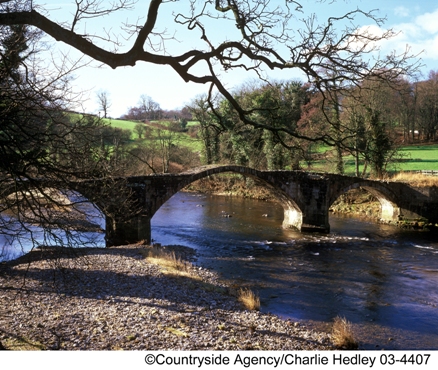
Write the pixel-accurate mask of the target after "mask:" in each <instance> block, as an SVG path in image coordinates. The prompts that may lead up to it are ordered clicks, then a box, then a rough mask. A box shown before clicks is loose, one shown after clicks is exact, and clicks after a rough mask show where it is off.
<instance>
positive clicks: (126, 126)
mask: <svg viewBox="0 0 438 370" xmlns="http://www.w3.org/2000/svg"><path fill="white" fill-rule="evenodd" d="M105 122H106V123H107V124H109V125H111V126H112V127H117V128H120V129H123V130H130V131H131V139H133V140H135V143H136V144H137V145H141V144H142V142H143V141H145V139H138V136H137V134H135V133H134V127H135V125H136V124H137V123H138V122H135V121H125V120H117V119H106V120H105ZM160 123H161V124H163V125H166V124H168V122H165V121H163V122H160ZM197 124H198V123H197V121H190V122H189V123H188V124H187V126H195V125H197ZM152 128H153V127H152ZM176 141H177V144H179V145H181V146H184V147H187V148H189V149H190V150H192V151H193V152H200V151H202V142H201V140H199V139H196V138H192V137H190V136H189V135H187V134H186V133H184V132H178V133H177V139H176Z"/></svg>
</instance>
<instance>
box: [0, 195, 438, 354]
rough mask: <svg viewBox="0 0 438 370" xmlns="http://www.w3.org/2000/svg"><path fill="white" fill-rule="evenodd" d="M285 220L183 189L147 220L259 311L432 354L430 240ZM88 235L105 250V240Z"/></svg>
mask: <svg viewBox="0 0 438 370" xmlns="http://www.w3.org/2000/svg"><path fill="white" fill-rule="evenodd" d="M224 215H230V216H231V217H223V216H224ZM263 215H265V216H266V215H267V217H265V216H263ZM91 217H94V220H93V221H94V222H98V220H97V219H96V215H92V216H91ZM282 220H283V209H282V207H281V206H280V205H278V204H276V203H271V202H264V201H257V200H250V199H243V198H238V197H225V196H206V195H201V194H195V193H184V192H180V193H177V194H176V195H174V196H173V197H172V198H171V199H170V200H169V201H168V202H166V203H165V204H164V205H163V206H162V207H161V208H160V210H159V211H158V212H157V213H156V214H155V216H154V217H153V219H152V238H153V239H154V242H157V243H161V244H163V245H171V244H174V245H175V244H177V245H185V246H188V247H192V248H194V249H196V251H197V254H198V260H197V263H198V264H200V265H203V266H206V267H208V268H211V269H213V270H215V271H217V272H219V273H220V274H221V276H222V277H223V278H224V279H226V280H229V281H230V282H231V283H232V284H236V286H247V287H250V288H251V289H252V290H254V291H256V292H257V293H258V294H259V296H260V298H261V310H262V311H264V312H272V313H274V314H277V315H279V316H281V317H284V318H290V319H292V320H298V321H302V322H305V323H306V324H307V325H308V326H310V327H314V328H315V329H319V330H327V331H328V330H330V325H331V322H332V321H333V319H334V318H335V317H336V316H338V315H339V316H344V317H346V318H347V319H348V320H349V321H351V322H352V323H353V327H354V331H355V336H356V337H357V339H358V340H359V342H360V349H373V350H375V349H438V309H437V306H438V292H437V286H438V242H437V241H436V235H432V234H431V233H427V232H419V231H408V230H401V229H398V228H396V227H393V226H388V225H379V224H375V223H372V222H367V221H365V220H360V219H355V218H342V217H334V216H331V217H330V225H331V232H330V234H306V233H299V232H296V231H293V230H284V229H282V228H281V224H282ZM100 223H101V226H104V221H103V219H101V220H100ZM34 231H35V234H34V235H33V236H34V237H38V235H40V237H41V238H43V237H44V235H43V234H42V233H41V232H39V231H38V230H37V228H35V230H34ZM2 238H3V239H2ZM87 238H89V239H88V240H90V239H91V241H92V242H93V244H97V245H100V246H104V235H103V234H102V233H87V234H83V239H82V240H83V242H81V241H80V243H81V244H82V243H85V240H87ZM7 242H8V240H6V239H5V237H4V236H2V237H0V243H1V245H3V251H2V252H3V254H4V255H3V258H4V259H5V258H8V257H9V258H11V257H12V256H13V253H14V249H13V248H11V247H10V246H8V243H7ZM10 242H11V243H12V242H13V241H10ZM20 242H21V245H20V249H21V248H23V250H22V251H26V248H30V245H31V243H30V241H26V238H25V236H24V235H23V236H21V237H20ZM26 243H27V244H26ZM20 251H21V250H20ZM22 251H21V252H22ZM0 257H1V256H0Z"/></svg>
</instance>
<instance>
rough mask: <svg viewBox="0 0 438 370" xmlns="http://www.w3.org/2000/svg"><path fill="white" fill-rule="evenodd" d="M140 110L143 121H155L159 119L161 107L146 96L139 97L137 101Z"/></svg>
mask: <svg viewBox="0 0 438 370" xmlns="http://www.w3.org/2000/svg"><path fill="white" fill-rule="evenodd" d="M139 105H140V109H141V111H142V114H143V119H145V120H149V121H151V120H157V119H160V118H161V107H160V104H158V103H157V102H156V101H154V100H153V99H152V98H151V97H150V96H148V95H145V94H143V95H141V96H140V101H139Z"/></svg>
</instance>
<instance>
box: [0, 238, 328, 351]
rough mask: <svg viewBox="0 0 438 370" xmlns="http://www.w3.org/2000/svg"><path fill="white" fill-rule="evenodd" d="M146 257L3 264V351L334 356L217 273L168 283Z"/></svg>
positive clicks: (127, 252) (82, 253)
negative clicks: (241, 299)
mask: <svg viewBox="0 0 438 370" xmlns="http://www.w3.org/2000/svg"><path fill="white" fill-rule="evenodd" d="M174 248H177V247H174ZM178 250H181V249H178ZM183 251H184V252H186V257H187V258H189V257H190V252H189V251H188V250H186V249H183ZM73 252H74V253H73ZM144 255H145V246H141V245H130V246H122V247H114V248H111V249H97V248H96V249H95V248H86V249H85V248H84V249H75V250H73V251H71V250H66V251H64V252H62V253H60V252H58V251H55V250H53V249H48V250H46V251H34V252H31V253H29V254H28V255H26V256H24V257H22V258H20V259H18V260H16V261H12V262H9V263H2V264H0V342H1V343H2V344H3V346H4V347H6V348H8V349H19V348H23V347H24V348H26V349H61V350H116V349H125V350H250V349H251V350H254V349H256V350H328V349H334V347H333V346H332V344H331V342H330V337H329V335H327V334H325V333H317V332H314V331H311V330H307V329H306V328H305V327H304V326H302V325H301V324H298V323H294V322H291V321H285V320H282V319H280V318H278V317H276V316H273V315H270V314H262V313H260V312H254V311H247V310H245V309H243V308H242V307H241V305H240V304H239V303H238V302H237V299H236V297H234V296H232V295H231V294H229V289H228V288H227V286H226V285H225V284H224V283H223V282H221V281H220V279H219V277H218V276H217V275H216V274H214V273H212V272H211V271H208V270H206V269H203V268H200V267H194V266H192V267H191V271H190V276H175V275H169V274H166V273H163V271H162V268H161V267H160V266H158V265H155V264H152V263H150V262H148V261H146V260H145V259H144Z"/></svg>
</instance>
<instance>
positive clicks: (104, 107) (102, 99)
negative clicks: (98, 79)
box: [97, 90, 111, 118]
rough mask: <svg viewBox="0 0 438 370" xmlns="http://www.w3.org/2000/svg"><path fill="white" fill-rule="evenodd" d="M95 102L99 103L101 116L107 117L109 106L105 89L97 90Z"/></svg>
mask: <svg viewBox="0 0 438 370" xmlns="http://www.w3.org/2000/svg"><path fill="white" fill-rule="evenodd" d="M97 102H98V103H99V109H100V110H101V111H102V112H103V118H107V116H108V110H109V109H110V107H111V101H110V97H109V92H108V91H106V90H100V91H98V92H97Z"/></svg>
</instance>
